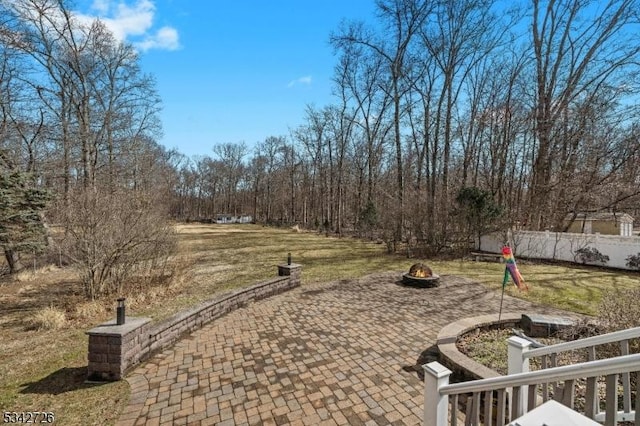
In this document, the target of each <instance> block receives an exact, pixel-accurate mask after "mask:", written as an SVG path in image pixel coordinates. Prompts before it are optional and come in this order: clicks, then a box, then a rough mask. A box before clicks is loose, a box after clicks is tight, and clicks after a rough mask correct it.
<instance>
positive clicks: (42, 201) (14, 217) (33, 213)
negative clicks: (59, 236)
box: [0, 171, 50, 273]
mask: <svg viewBox="0 0 640 426" xmlns="http://www.w3.org/2000/svg"><path fill="white" fill-rule="evenodd" d="M49 199H50V195H49V192H48V191H46V190H44V189H40V188H36V187H35V186H34V185H33V182H32V181H31V180H30V176H29V175H28V174H27V173H22V172H17V171H11V172H6V171H5V172H2V173H0V247H2V250H3V251H4V255H5V258H6V260H7V264H8V265H9V272H10V273H14V272H17V271H18V270H20V260H19V254H20V253H21V252H25V251H40V250H42V249H43V248H44V247H45V246H46V245H47V238H46V228H45V224H44V222H43V218H42V211H43V210H44V208H45V207H46V204H47V201H48V200H49Z"/></svg>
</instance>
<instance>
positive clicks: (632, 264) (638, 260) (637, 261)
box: [625, 253, 640, 269]
mask: <svg viewBox="0 0 640 426" xmlns="http://www.w3.org/2000/svg"><path fill="white" fill-rule="evenodd" d="M625 260H626V261H627V268H630V269H640V253H638V254H632V255H629V256H627V258H626V259H625Z"/></svg>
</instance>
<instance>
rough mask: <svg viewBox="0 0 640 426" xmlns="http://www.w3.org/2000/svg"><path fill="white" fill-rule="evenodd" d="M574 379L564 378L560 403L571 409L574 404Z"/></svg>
mask: <svg viewBox="0 0 640 426" xmlns="http://www.w3.org/2000/svg"><path fill="white" fill-rule="evenodd" d="M575 384H576V381H575V380H565V382H564V389H563V390H562V404H563V405H565V406H567V407H569V408H571V409H572V410H573V405H574V395H573V393H574V389H575Z"/></svg>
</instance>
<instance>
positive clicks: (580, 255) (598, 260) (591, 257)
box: [575, 247, 609, 265]
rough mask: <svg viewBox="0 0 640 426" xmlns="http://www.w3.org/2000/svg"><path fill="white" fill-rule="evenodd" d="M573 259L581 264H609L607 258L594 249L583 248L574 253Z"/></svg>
mask: <svg viewBox="0 0 640 426" xmlns="http://www.w3.org/2000/svg"><path fill="white" fill-rule="evenodd" d="M575 258H576V260H577V261H579V262H581V263H582V264H601V265H604V264H606V263H607V262H609V256H607V255H606V254H602V253H600V251H599V250H598V249H597V248H595V247H583V248H581V249H578V250H576V251H575Z"/></svg>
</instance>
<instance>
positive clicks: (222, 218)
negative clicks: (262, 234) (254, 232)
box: [215, 214, 253, 223]
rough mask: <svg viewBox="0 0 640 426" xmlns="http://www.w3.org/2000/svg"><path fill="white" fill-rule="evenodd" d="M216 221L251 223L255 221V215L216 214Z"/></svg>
mask: <svg viewBox="0 0 640 426" xmlns="http://www.w3.org/2000/svg"><path fill="white" fill-rule="evenodd" d="M215 222H216V223H251V222H253V217H251V216H249V215H241V216H232V215H229V214H219V215H216V220H215Z"/></svg>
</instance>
